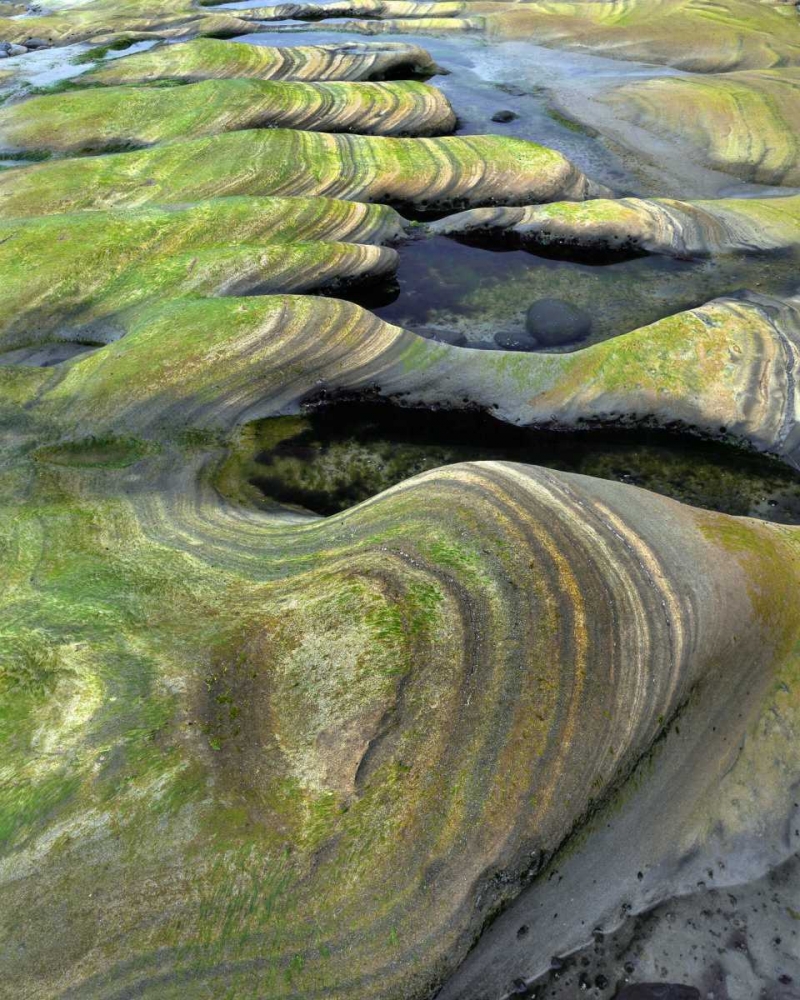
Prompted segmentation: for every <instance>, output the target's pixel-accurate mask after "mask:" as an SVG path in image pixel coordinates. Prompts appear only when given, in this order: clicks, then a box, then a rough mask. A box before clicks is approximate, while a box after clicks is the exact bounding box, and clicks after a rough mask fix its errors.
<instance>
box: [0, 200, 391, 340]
mask: <svg viewBox="0 0 800 1000" xmlns="http://www.w3.org/2000/svg"><path fill="white" fill-rule="evenodd" d="M402 234H403V221H402V220H401V219H400V217H399V216H398V215H397V213H395V212H394V211H393V210H392V209H390V208H386V207H384V206H382V205H364V204H359V203H356V202H346V201H335V200H333V199H330V198H222V199H214V200H211V201H207V202H201V203H198V204H196V205H192V206H189V207H179V208H174V209H171V210H170V209H160V208H143V209H138V210H136V211H130V210H128V211H123V210H112V211H107V212H85V213H76V214H74V215H54V216H45V217H42V218H33V219H24V220H23V219H15V220H12V221H9V222H5V223H0V280H1V281H2V284H3V288H4V290H5V294H6V302H7V304H8V309H7V310H5V311H4V313H3V317H2V319H0V344H2V346H3V348H4V349H6V350H9V349H13V348H15V347H23V346H28V345H30V344H35V343H44V342H48V341H50V342H52V341H55V340H63V339H73V340H82V341H87V340H88V341H91V342H94V343H99V342H100V343H101V342H104V341H106V340H108V339H110V338H113V336H115V335H116V333H117V332H118V331H119V330H120V329H121V327H120V323H121V319H120V317H121V316H122V314H124V313H125V312H126V311H127V310H130V309H132V308H134V307H140V306H142V305H144V304H147V303H151V302H153V301H157V300H159V299H163V298H170V297H174V296H176V295H209V294H215V295H219V294H241V293H242V292H243V291H256V290H259V289H260V290H261V291H262V292H266V291H305V290H312V289H322V288H325V287H326V286H327V287H329V288H330V287H336V286H337V285H343V284H346V283H347V282H348V281H353V280H356V279H362V280H363V279H367V278H370V277H372V278H377V277H379V276H385V275H386V274H387V273H391V271H392V270H393V269H394V267H395V266H396V254H395V253H394V251H392V250H389V249H388V248H380V246H379V245H380V244H384V243H387V242H390V241H393V240H396V239H397V238H398V237H400V236H401V235H402ZM34 262H36V266H33V265H34Z"/></svg>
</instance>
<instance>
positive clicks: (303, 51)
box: [82, 38, 436, 85]
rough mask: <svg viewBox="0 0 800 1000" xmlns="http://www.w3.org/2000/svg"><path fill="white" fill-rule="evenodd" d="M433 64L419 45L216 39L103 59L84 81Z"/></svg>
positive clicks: (408, 68) (312, 76)
mask: <svg viewBox="0 0 800 1000" xmlns="http://www.w3.org/2000/svg"><path fill="white" fill-rule="evenodd" d="M435 68H436V67H435V64H434V62H433V60H432V59H431V57H430V55H429V54H428V53H427V52H426V51H425V50H424V49H422V48H420V47H419V46H417V45H408V44H406V43H403V42H383V43H380V42H374V43H369V42H343V43H342V42H340V43H337V44H331V45H296V46H295V45H293V46H286V47H282V48H271V47H269V46H266V45H247V44H246V43H245V42H240V43H238V44H236V45H230V44H228V43H227V42H224V41H220V40H218V39H214V38H196V39H194V40H193V41H191V42H177V43H175V44H174V45H161V46H158V47H157V48H154V49H151V50H149V51H147V52H137V53H134V54H132V55H129V56H124V57H121V58H118V59H113V60H108V61H106V62H103V63H100V64H99V65H98V66H97V68H96V69H94V70H92V71H90V72H89V73H87V74H86V75H85V76H83V78H82V79H83V80H86V81H89V82H91V83H105V84H110V85H116V84H124V83H149V82H151V81H154V80H179V81H182V82H186V83H191V82H195V81H199V80H209V79H232V78H239V79H246V78H247V79H256V80H356V81H358V80H380V79H381V78H383V77H386V76H399V75H401V74H403V73H405V74H408V75H431V74H432V73H433V72H434V71H435Z"/></svg>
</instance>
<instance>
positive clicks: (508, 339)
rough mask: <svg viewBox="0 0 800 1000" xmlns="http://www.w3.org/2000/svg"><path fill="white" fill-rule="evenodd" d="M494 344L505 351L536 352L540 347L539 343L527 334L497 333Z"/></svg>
mask: <svg viewBox="0 0 800 1000" xmlns="http://www.w3.org/2000/svg"><path fill="white" fill-rule="evenodd" d="M494 342H495V344H497V346H498V347H502V348H503V350H504V351H535V350H536V348H537V347H538V346H539V345H538V344H537V342H536V341H535V340H534V339H533V337H531V336H530V335H529V334H527V333H508V332H505V331H504V332H502V333H496V334H495V335H494Z"/></svg>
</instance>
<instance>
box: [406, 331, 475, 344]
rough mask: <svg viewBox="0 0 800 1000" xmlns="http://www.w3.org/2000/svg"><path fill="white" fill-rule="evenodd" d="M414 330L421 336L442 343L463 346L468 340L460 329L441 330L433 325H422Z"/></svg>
mask: <svg viewBox="0 0 800 1000" xmlns="http://www.w3.org/2000/svg"><path fill="white" fill-rule="evenodd" d="M414 332H415V333H416V334H418V335H419V336H420V337H426V338H427V339H428V340H438V341H439V343H440V344H451V345H452V346H453V347H463V346H464V344H466V342H467V338H466V337H465V336H464V334H463V333H459V332H458V330H439V329H437V328H436V327H432V326H420V327H416V328H415V330H414Z"/></svg>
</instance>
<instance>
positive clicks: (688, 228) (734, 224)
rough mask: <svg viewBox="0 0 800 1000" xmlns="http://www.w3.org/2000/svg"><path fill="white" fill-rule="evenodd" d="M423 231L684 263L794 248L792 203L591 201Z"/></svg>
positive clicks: (485, 211) (475, 215)
mask: <svg viewBox="0 0 800 1000" xmlns="http://www.w3.org/2000/svg"><path fill="white" fill-rule="evenodd" d="M429 231H430V232H431V233H432V234H435V235H439V234H441V235H445V236H453V237H457V238H458V239H466V240H469V239H470V238H472V239H485V238H487V237H489V238H494V239H498V240H505V241H508V242H512V243H519V244H521V245H522V246H524V247H528V248H531V249H534V248H537V247H558V248H562V249H564V250H569V248H574V249H575V250H576V251H578V252H579V251H581V250H591V251H598V252H603V251H610V252H612V253H620V252H622V253H624V252H628V251H632V252H639V251H647V252H648V253H662V254H671V255H674V256H678V257H688V256H697V255H706V254H720V253H731V252H745V251H752V250H775V249H782V248H787V247H791V246H795V245H797V243H798V242H800V197H798V196H797V195H794V196H791V197H786V198H720V199H718V200H714V201H694V202H686V201H676V200H674V199H666V198H658V199H643V198H616V199H613V200H611V199H604V198H595V199H592V200H591V201H586V202H582V203H580V204H575V203H571V202H556V203H553V204H550V205H526V206H520V207H510V208H476V209H471V210H469V211H467V212H460V213H458V214H456V215H450V216H447V218H445V219H441V220H440V221H438V222H432V223H430V224H429Z"/></svg>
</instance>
